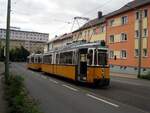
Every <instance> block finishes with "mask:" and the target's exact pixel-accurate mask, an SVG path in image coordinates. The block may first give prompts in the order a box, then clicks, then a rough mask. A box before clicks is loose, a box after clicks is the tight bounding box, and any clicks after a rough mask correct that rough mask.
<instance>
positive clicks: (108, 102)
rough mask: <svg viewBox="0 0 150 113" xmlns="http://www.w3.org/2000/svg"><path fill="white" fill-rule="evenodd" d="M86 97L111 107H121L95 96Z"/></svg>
mask: <svg viewBox="0 0 150 113" xmlns="http://www.w3.org/2000/svg"><path fill="white" fill-rule="evenodd" d="M86 95H87V96H88V97H91V98H93V99H96V100H99V101H102V102H104V103H106V104H109V105H111V106H114V107H119V105H117V104H114V103H111V102H108V101H107V100H104V99H101V98H98V97H95V96H93V95H90V94H86Z"/></svg>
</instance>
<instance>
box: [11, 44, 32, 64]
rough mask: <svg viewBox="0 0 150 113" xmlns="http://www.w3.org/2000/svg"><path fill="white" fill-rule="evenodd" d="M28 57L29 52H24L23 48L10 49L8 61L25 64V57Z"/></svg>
mask: <svg viewBox="0 0 150 113" xmlns="http://www.w3.org/2000/svg"><path fill="white" fill-rule="evenodd" d="M29 55H30V53H29V51H28V50H26V49H25V48H24V47H23V46H21V47H20V48H15V49H11V51H10V60H11V61H22V62H25V61H26V60H27V56H29Z"/></svg>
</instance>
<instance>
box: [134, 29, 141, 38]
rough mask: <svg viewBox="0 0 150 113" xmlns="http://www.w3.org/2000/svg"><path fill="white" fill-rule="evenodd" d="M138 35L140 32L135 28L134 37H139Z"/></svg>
mask: <svg viewBox="0 0 150 113" xmlns="http://www.w3.org/2000/svg"><path fill="white" fill-rule="evenodd" d="M139 36H140V32H139V30H136V31H135V38H139Z"/></svg>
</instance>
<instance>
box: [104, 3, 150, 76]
mask: <svg viewBox="0 0 150 113" xmlns="http://www.w3.org/2000/svg"><path fill="white" fill-rule="evenodd" d="M140 14H142V25H141V28H140V27H139V19H140ZM106 24H107V28H106V30H107V39H106V41H107V44H108V46H109V63H110V64H111V67H112V70H114V71H121V72H125V73H133V74H135V73H137V67H138V55H139V50H138V48H139V43H138V42H139V37H140V29H142V39H141V40H142V42H141V44H142V49H141V50H142V52H141V53H142V60H141V61H142V72H143V73H145V72H147V71H148V70H150V35H149V34H150V0H135V1H133V2H130V3H128V4H126V5H125V6H124V7H122V8H120V9H119V10H117V11H114V12H112V13H110V14H108V15H107V17H106Z"/></svg>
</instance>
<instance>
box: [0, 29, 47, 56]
mask: <svg viewBox="0 0 150 113" xmlns="http://www.w3.org/2000/svg"><path fill="white" fill-rule="evenodd" d="M5 39H6V29H0V42H1V44H2V45H3V46H5ZM48 39H49V34H47V33H38V32H29V31H22V30H20V29H11V32H10V49H13V48H19V47H21V46H23V47H24V48H26V49H27V50H28V51H29V52H31V53H35V52H43V51H44V47H45V45H46V42H47V41H48Z"/></svg>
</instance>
